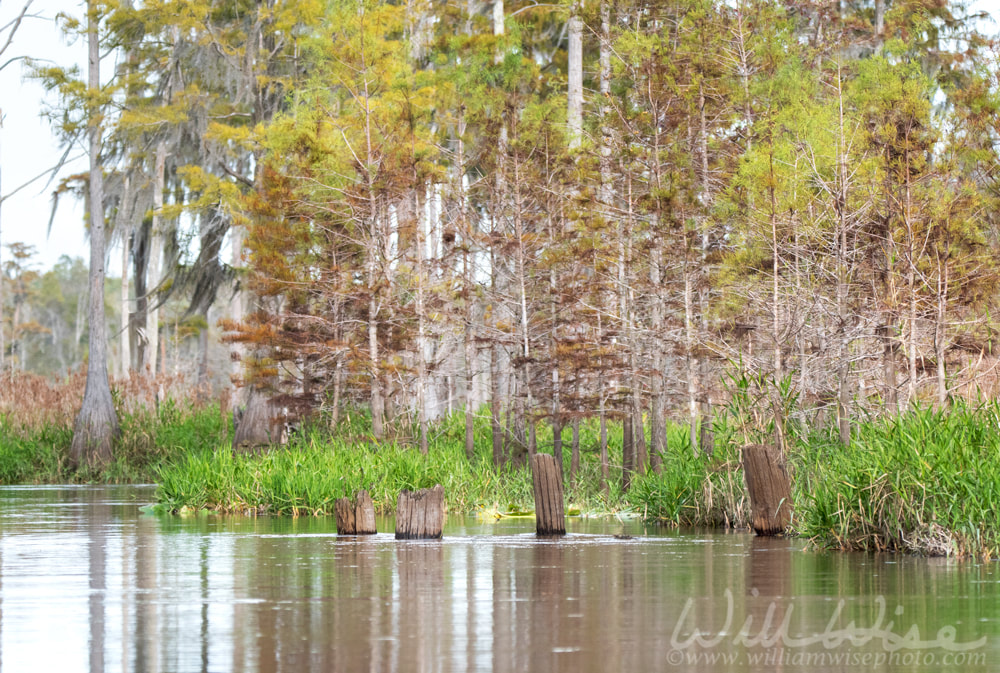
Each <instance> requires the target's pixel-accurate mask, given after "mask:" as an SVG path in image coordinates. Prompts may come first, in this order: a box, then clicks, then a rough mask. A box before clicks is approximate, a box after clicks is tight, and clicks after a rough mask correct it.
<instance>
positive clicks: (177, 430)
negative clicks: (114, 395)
mask: <svg viewBox="0 0 1000 673" xmlns="http://www.w3.org/2000/svg"><path fill="white" fill-rule="evenodd" d="M118 418H119V426H120V430H121V433H120V435H119V437H118V439H117V441H116V444H115V451H114V458H113V460H112V461H111V463H109V464H108V465H106V466H104V467H103V468H101V469H99V470H91V469H82V470H79V471H78V470H74V469H72V468H71V467H70V465H69V460H68V455H69V445H70V441H71V440H72V438H73V429H72V428H73V425H72V420H71V417H69V416H68V414H39V415H37V416H29V415H24V414H16V413H5V414H0V485H6V484H67V483H90V482H100V483H153V482H155V481H157V479H158V478H159V475H160V471H161V470H162V469H163V468H164V467H165V466H166V465H167V464H176V463H178V462H179V461H181V460H182V459H183V458H184V457H185V456H188V455H191V454H194V453H198V452H200V451H203V450H204V448H205V447H206V446H218V445H222V444H226V443H228V442H229V441H230V435H229V432H230V428H229V424H228V423H227V422H226V419H225V418H224V417H223V415H222V414H221V413H220V411H219V407H218V406H217V405H205V406H202V405H196V404H194V403H191V402H178V401H175V400H173V399H168V400H166V401H165V402H163V403H161V404H159V405H156V404H155V403H151V404H150V405H149V406H146V405H134V406H131V407H130V406H127V405H119V411H118Z"/></svg>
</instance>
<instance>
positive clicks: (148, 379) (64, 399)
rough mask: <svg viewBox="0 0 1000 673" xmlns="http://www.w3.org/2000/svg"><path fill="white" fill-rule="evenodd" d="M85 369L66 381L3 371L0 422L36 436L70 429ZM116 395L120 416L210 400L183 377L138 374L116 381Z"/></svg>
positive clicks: (11, 429)
mask: <svg viewBox="0 0 1000 673" xmlns="http://www.w3.org/2000/svg"><path fill="white" fill-rule="evenodd" d="M86 385H87V372H86V369H85V368H80V369H79V370H77V371H75V372H73V373H72V374H70V375H69V376H67V377H65V378H64V379H49V378H46V377H44V376H41V375H39V374H33V373H31V372H4V373H3V375H2V376H0V418H3V419H5V424H6V426H7V428H8V431H14V432H19V433H29V432H36V431H39V430H41V429H43V428H46V427H52V428H70V427H72V426H73V422H74V421H75V420H76V415H77V413H79V411H80V405H81V404H82V403H83V393H84V390H85V389H86ZM111 390H112V394H113V395H114V398H115V407H116V410H117V411H118V413H119V414H122V413H127V414H134V413H139V412H149V411H154V410H155V409H156V408H157V402H158V401H159V402H163V401H165V400H167V399H174V400H194V401H195V402H196V403H197V402H202V403H205V402H207V401H208V400H209V399H210V395H209V394H206V392H205V391H199V390H197V389H196V388H195V387H193V386H190V385H189V384H188V383H187V380H186V379H185V377H184V376H182V375H173V374H159V375H156V376H151V375H149V374H138V373H136V372H132V373H131V374H130V375H129V376H127V377H123V378H118V379H112V381H111Z"/></svg>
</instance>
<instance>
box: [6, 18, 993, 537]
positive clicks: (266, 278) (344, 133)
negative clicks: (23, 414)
mask: <svg viewBox="0 0 1000 673" xmlns="http://www.w3.org/2000/svg"><path fill="white" fill-rule="evenodd" d="M981 19H982V16H980V15H979V14H977V13H976V12H974V11H971V10H970V9H969V8H967V7H965V6H964V5H962V4H961V3H957V2H943V1H937V0H933V1H932V0H895V1H891V0H872V1H871V2H868V1H858V2H851V1H848V0H843V1H840V2H832V3H831V2H825V1H824V2H810V1H796V2H791V1H784V0H783V1H771V0H755V1H747V2H739V1H736V2H725V3H720V2H711V1H707V0H672V1H668V2H625V1H621V2H616V3H612V2H607V1H605V2H590V3H582V2H577V3H562V4H540V3H528V2H525V3H508V4H506V5H505V4H504V3H503V2H502V1H497V2H493V3H482V2H476V1H474V0H469V1H468V2H466V3H458V4H447V3H445V4H440V3H429V2H418V1H413V2H408V3H398V4H392V3H378V2H370V1H361V2H358V1H356V0H352V1H350V2H347V1H340V0H336V1H334V2H327V3H319V2H314V1H312V0H294V1H291V2H283V3H276V2H261V3H248V2H224V3H213V4H205V3H198V2H194V1H183V2H182V1H172V2H147V3H143V4H142V5H139V6H136V5H133V4H130V3H124V4H119V3H112V4H102V3H99V2H96V1H95V2H92V3H91V4H90V5H89V7H88V13H87V15H86V16H80V17H71V16H67V17H65V25H66V28H67V29H68V30H70V31H77V32H79V33H80V34H81V35H84V36H86V37H88V38H90V43H91V49H92V51H93V53H97V54H98V55H99V57H98V58H94V59H92V61H91V65H90V72H89V73H88V74H89V75H90V76H91V79H90V81H89V82H88V83H85V82H84V81H83V80H82V79H81V77H82V75H81V73H77V72H75V71H73V70H71V69H65V68H58V67H50V66H47V65H45V64H43V63H37V64H36V66H35V70H34V72H35V76H37V77H38V78H39V79H40V80H41V81H43V82H44V83H45V84H46V86H48V87H49V88H50V89H51V90H52V91H54V92H56V93H57V95H58V100H59V102H58V103H57V104H56V105H54V106H53V107H52V109H51V110H49V113H50V115H51V119H52V122H53V125H54V128H55V129H56V130H57V132H58V133H60V134H61V137H62V138H63V139H64V142H65V143H66V146H67V147H72V146H74V145H76V146H79V145H81V144H82V143H84V141H89V151H90V156H91V170H90V172H89V173H87V174H81V175H75V176H71V177H69V178H66V179H64V180H63V181H62V182H61V183H60V184H59V185H58V188H57V190H56V191H57V194H65V193H70V192H77V193H80V194H86V198H87V199H88V204H89V205H88V212H89V213H90V215H89V220H90V223H91V226H90V231H91V233H92V237H91V242H92V243H93V242H94V240H95V238H94V236H93V233H94V232H95V227H94V226H93V224H94V223H95V222H98V221H99V222H100V223H101V229H105V228H106V229H107V232H108V233H109V236H107V241H108V243H109V244H110V243H112V242H120V243H121V244H122V245H121V246H120V249H121V255H122V257H121V268H122V269H123V270H124V273H123V274H122V278H121V279H120V281H118V282H114V283H108V284H106V285H104V284H102V285H101V286H100V287H103V288H104V293H105V295H106V298H107V301H106V305H107V308H106V309H105V308H101V309H99V310H100V311H101V312H98V313H94V311H96V310H98V309H95V308H94V306H95V303H94V298H95V296H97V295H98V294H100V293H95V292H93V291H90V292H88V291H87V290H86V282H87V281H84V280H83V279H84V275H85V274H86V273H87V271H88V270H87V269H86V267H85V266H84V265H82V264H81V263H77V262H75V261H73V260H69V259H67V260H65V261H63V262H61V263H60V264H59V265H57V267H56V268H55V269H53V270H52V271H49V272H46V273H44V274H41V273H38V272H37V271H35V270H33V268H32V266H31V264H30V259H31V251H30V250H29V249H26V248H24V247H19V246H17V245H13V246H8V248H7V249H6V250H4V253H3V255H4V256H3V264H2V267H3V271H4V273H3V285H2V301H3V324H2V330H0V334H2V335H3V336H2V337H0V338H2V340H3V343H2V344H0V353H2V357H3V362H2V363H0V364H2V369H4V371H6V372H8V373H9V375H10V376H12V377H13V376H14V375H15V372H18V371H25V370H35V371H39V372H45V373H53V374H59V375H65V374H68V373H69V372H71V371H72V370H73V369H74V368H75V367H78V366H79V365H80V363H81V362H82V360H83V359H84V357H86V356H87V355H88V354H89V356H90V357H89V360H88V362H89V364H90V367H91V370H94V368H95V367H94V362H95V358H94V353H93V352H91V350H90V349H89V345H90V344H92V343H95V342H94V341H93V338H92V334H93V333H92V332H91V333H90V336H85V335H84V327H83V326H84V324H87V329H90V327H91V326H93V325H95V323H107V324H106V328H107V331H108V332H109V333H110V334H111V339H110V348H108V349H102V353H106V354H107V357H109V363H110V365H109V366H108V367H97V369H98V370H100V371H103V372H104V375H105V377H106V375H107V374H106V373H107V371H108V369H109V368H110V369H111V370H112V371H113V372H115V373H116V375H117V376H118V377H119V378H120V379H122V380H124V379H125V378H128V377H134V376H136V375H137V374H136V373H140V374H142V375H145V376H148V377H151V380H157V377H164V376H167V375H173V376H174V377H176V378H177V380H180V379H184V380H185V381H186V385H188V386H189V387H190V389H191V390H194V389H195V388H197V389H198V390H199V391H200V392H198V393H193V392H192V393H190V394H191V395H192V396H194V397H199V396H200V398H201V399H205V400H208V399H219V398H220V396H221V395H222V393H223V391H224V390H228V389H229V386H230V385H231V384H235V385H236V386H237V387H238V390H239V392H238V393H237V394H238V395H239V396H240V401H241V403H242V404H243V405H244V408H245V411H244V412H243V419H244V421H243V422H242V423H240V424H239V425H238V426H237V428H236V430H237V432H236V436H235V437H234V438H233V443H234V446H236V447H237V448H240V447H243V448H247V447H253V446H257V445H259V444H266V443H272V442H275V441H276V440H277V439H279V438H280V437H281V435H282V434H283V433H284V431H285V430H287V428H288V427H289V426H292V425H299V424H301V423H305V424H306V425H308V426H311V427H322V428H326V429H332V432H333V433H334V434H336V433H337V429H338V428H340V427H341V424H342V422H343V421H344V420H345V417H346V416H347V415H352V416H353V418H351V419H349V420H350V422H351V423H352V424H353V423H354V420H356V418H357V416H358V415H359V414H360V415H361V417H362V418H363V423H362V425H363V429H361V430H357V429H356V428H355V430H356V431H352V432H354V434H353V435H352V439H353V440H358V439H359V438H360V437H362V436H363V437H365V438H370V440H371V441H374V442H387V441H394V442H399V443H402V444H404V445H405V444H412V445H413V446H414V447H415V448H416V449H418V450H419V451H420V452H421V453H428V452H429V451H430V447H431V445H432V444H433V440H434V432H435V431H434V427H435V425H434V422H435V421H436V420H438V419H444V418H447V417H449V415H450V414H461V415H462V426H463V431H462V433H461V444H462V447H463V449H464V452H465V455H466V458H467V459H468V460H470V461H472V460H474V459H475V457H476V454H477V451H478V452H480V453H482V452H483V451H484V450H486V449H488V456H487V458H488V460H489V462H491V463H492V464H493V465H494V466H496V467H499V466H502V465H508V464H513V465H519V464H522V463H523V462H525V458H526V457H527V456H529V455H531V454H532V453H534V452H535V451H538V450H545V451H549V450H551V451H552V452H554V453H555V454H556V455H557V456H559V457H560V458H561V457H562V453H563V441H564V440H563V436H564V429H565V431H566V434H569V435H570V439H569V440H568V441H569V442H570V445H571V450H570V462H571V465H570V473H571V474H573V473H575V471H576V465H578V461H579V460H580V434H581V429H580V428H581V424H582V425H583V426H585V429H586V427H588V424H589V426H591V427H593V428H594V440H593V445H592V446H591V447H590V448H591V449H593V451H594V453H595V457H596V461H597V463H596V464H597V465H598V466H599V477H598V479H599V480H600V481H601V483H602V484H603V485H604V487H605V489H606V488H607V486H608V481H609V479H610V478H611V477H610V470H611V468H612V467H614V468H616V469H620V470H621V472H620V474H621V477H620V479H619V478H615V479H614V481H615V482H616V487H617V488H620V490H621V491H622V492H625V491H628V489H629V486H630V485H631V481H632V479H633V478H634V477H636V476H640V477H641V476H642V475H643V474H645V473H646V472H647V471H649V472H652V473H658V472H660V471H661V470H662V468H663V460H664V458H665V457H667V456H669V455H670V451H671V441H670V440H669V439H668V436H669V437H673V439H674V441H673V444H674V445H675V447H674V448H675V449H676V450H678V451H683V452H686V453H687V454H688V455H692V456H695V457H697V456H708V457H711V456H712V455H715V454H717V453H718V454H719V455H721V456H725V455H727V452H728V451H732V450H733V448H734V447H737V448H738V446H739V445H740V444H741V443H745V442H747V441H761V440H766V441H768V442H773V443H775V444H777V445H778V446H779V447H780V448H781V449H782V450H789V451H790V450H791V446H792V444H793V443H794V442H795V441H798V438H801V437H805V436H807V435H808V434H809V433H814V432H818V433H827V434H826V435H825V436H827V437H828V438H829V439H830V440H835V441H836V442H837V443H839V445H840V446H841V447H847V448H849V447H851V445H852V442H855V443H856V441H857V438H858V437H859V436H864V432H866V431H865V430H863V428H865V427H868V426H865V424H866V423H868V424H871V423H873V422H874V423H878V422H882V423H892V422H894V419H897V418H898V417H901V416H906V415H907V414H909V413H911V410H919V409H921V408H923V409H930V408H933V409H936V410H943V409H945V408H947V407H948V406H949V405H952V404H955V403H956V402H957V403H960V404H961V405H962V407H963V409H965V408H966V405H969V404H971V405H972V407H976V405H978V404H980V403H982V402H984V401H985V400H990V399H993V398H994V397H995V393H996V388H997V385H998V380H1000V379H998V377H1000V372H998V368H997V365H998V361H997V358H996V355H995V354H994V351H993V338H994V336H993V335H994V327H995V321H993V320H992V317H991V316H992V315H993V313H994V311H995V305H994V304H995V301H996V293H995V292H994V287H995V285H996V280H997V276H996V274H997V262H996V259H997V245H998V241H997V221H996V220H997V197H998V189H997V188H998V184H997V165H998V164H997V161H998V157H997V150H998V144H997V141H998V132H1000V115H998V105H1000V98H998V93H1000V92H998V81H997V76H998V69H997V66H998V61H997V51H996V48H995V44H994V43H993V41H992V40H991V39H990V38H989V36H988V35H984V34H983V33H981V32H980V31H981V29H982V27H983V25H984V24H983V22H982V20H981ZM8 30H9V28H8ZM102 58H103V60H104V61H106V65H105V67H104V76H103V77H101V76H100V73H99V70H100V66H101V61H102ZM95 64H96V65H95ZM95 68H96V69H97V70H98V73H97V78H96V79H94V75H95V73H94V70H95ZM95 139H96V140H95ZM96 176H99V177H96ZM98 184H99V186H100V189H99V190H96V191H95V187H96V186H98ZM100 234H101V238H102V239H103V238H104V232H103V231H101V232H100ZM97 247H98V248H99V250H98V251H97V253H96V254H97V258H96V259H99V260H103V259H104V258H105V256H106V251H107V249H109V248H110V246H109V245H105V243H104V241H103V240H101V241H100V242H99V245H98V246H97ZM92 259H95V258H93V257H92ZM98 266H100V263H99V264H98ZM93 268H94V265H93V264H91V269H90V270H91V271H92V270H93ZM89 282H90V283H93V278H91V279H90V280H89ZM88 313H90V314H94V315H103V316H104V320H103V321H102V320H96V321H95V320H90V321H89V323H88V321H86V316H87V314H88ZM220 318H221V319H222V320H221V322H220V320H219V319H220ZM217 325H218V326H220V327H221V330H222V339H221V340H216V339H214V338H210V336H211V334H212V330H213V329H214V328H215V327H216V326H217ZM220 341H221V344H220ZM91 373H93V372H91ZM153 385H154V387H155V388H156V389H157V390H156V394H155V396H154V397H155V398H156V399H162V398H163V397H164V396H165V392H164V390H163V389H164V384H162V383H155V384H153ZM89 390H90V386H89V384H88V394H90V393H89ZM230 397H231V396H229V395H228V394H227V395H226V397H225V399H226V402H225V403H224V406H228V404H229V401H228V400H229V399H230ZM101 404H103V405H104V406H105V407H109V406H110V405H111V404H112V396H111V395H110V394H108V395H107V400H106V402H95V403H94V405H96V406H93V405H92V406H91V408H92V409H93V408H97V406H100V405H101ZM84 408H85V410H86V409H87V408H88V405H87V403H84ZM913 413H919V411H917V412H913ZM970 413H971V412H970ZM113 415H114V414H112V416H113ZM973 415H975V414H973ZM981 415H982V414H980V416H981ZM81 416H83V415H81ZM103 418H105V419H107V418H109V416H108V414H107V413H105V414H104V416H103ZM79 423H80V421H79V420H78V428H77V430H78V432H77V433H76V434H77V435H78V436H79V435H86V434H87V433H83V432H80V427H83V426H80V425H79ZM102 423H103V425H102ZM477 423H479V424H481V425H482V426H483V429H482V431H481V432H480V434H479V435H478V438H479V439H478V440H477ZM112 425H113V424H111V423H110V422H104V421H101V423H97V424H96V425H94V424H92V426H90V427H107V429H108V430H109V432H110V430H111V429H112ZM351 427H355V426H354V425H352V426H351ZM678 428H684V429H683V431H681V432H678ZM87 432H91V430H88V431H87ZM609 433H610V434H612V435H614V437H613V438H612V439H610V440H609ZM87 437H89V435H87ZM543 437H544V439H542V438H543ZM98 439H99V438H98ZM107 439H108V441H104V442H103V443H102V441H90V440H89V439H88V440H87V441H84V442H83V444H82V445H81V446H80V447H78V448H77V449H74V451H73V453H72V455H73V458H74V460H75V461H77V462H79V461H80V460H81V459H82V460H83V462H93V460H97V461H98V462H100V461H106V460H108V459H109V458H110V452H111V449H110V438H107ZM609 441H610V443H611V446H612V449H611V450H609ZM355 443H356V442H355ZM720 443H721V446H719V444H720ZM677 445H682V446H679V447H678V446H677ZM587 448H588V447H587V446H585V447H584V450H586V449H587ZM919 523H920V525H929V524H930V523H931V521H922V522H919Z"/></svg>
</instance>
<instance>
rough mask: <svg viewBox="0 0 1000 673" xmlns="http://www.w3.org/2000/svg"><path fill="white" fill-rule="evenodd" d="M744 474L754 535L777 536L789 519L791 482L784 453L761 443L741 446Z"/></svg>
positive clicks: (786, 525)
mask: <svg viewBox="0 0 1000 673" xmlns="http://www.w3.org/2000/svg"><path fill="white" fill-rule="evenodd" d="M743 475H744V477H745V478H746V480H747V491H748V492H749V494H750V517H751V525H752V526H753V530H754V532H755V533H756V534H757V535H780V534H781V533H783V532H784V530H785V528H787V527H788V525H789V524H790V523H791V522H792V482H791V480H790V479H789V478H788V470H787V469H786V468H785V460H784V456H782V455H781V452H779V451H778V450H777V449H776V448H774V447H770V446H764V445H763V444H749V445H747V446H744V447H743Z"/></svg>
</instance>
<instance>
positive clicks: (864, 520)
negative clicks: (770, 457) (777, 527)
mask: <svg viewBox="0 0 1000 673" xmlns="http://www.w3.org/2000/svg"><path fill="white" fill-rule="evenodd" d="M998 459H1000V403H998V402H996V401H992V402H989V403H986V404H982V405H978V406H973V405H969V404H966V403H963V402H958V403H956V404H955V406H954V407H952V408H951V409H949V410H947V411H944V410H933V409H928V408H920V407H914V408H912V409H910V410H909V411H907V412H906V413H904V414H902V415H900V416H898V417H894V418H890V419H886V420H867V421H865V422H863V423H860V424H858V425H857V426H856V429H855V434H854V437H853V439H852V443H851V446H850V448H846V449H845V448H843V447H842V446H840V445H839V444H838V443H837V442H836V441H835V438H834V437H833V436H831V435H830V434H828V433H816V434H814V435H812V436H811V437H810V441H809V442H808V443H807V444H806V445H802V446H799V447H798V451H797V455H796V456H795V457H794V463H795V464H796V467H797V469H796V473H797V474H796V489H795V511H796V514H795V524H794V525H795V528H796V530H797V531H798V532H799V533H800V534H801V535H804V536H806V537H808V538H810V539H811V540H813V541H814V542H815V543H816V544H817V545H820V546H823V547H832V548H838V549H844V550H868V551H905V552H914V553H921V554H930V555H945V556H958V557H967V556H976V557H980V558H996V557H997V556H998V553H1000V525H998V523H997V517H996V512H997V511H998V507H1000V460H998Z"/></svg>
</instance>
